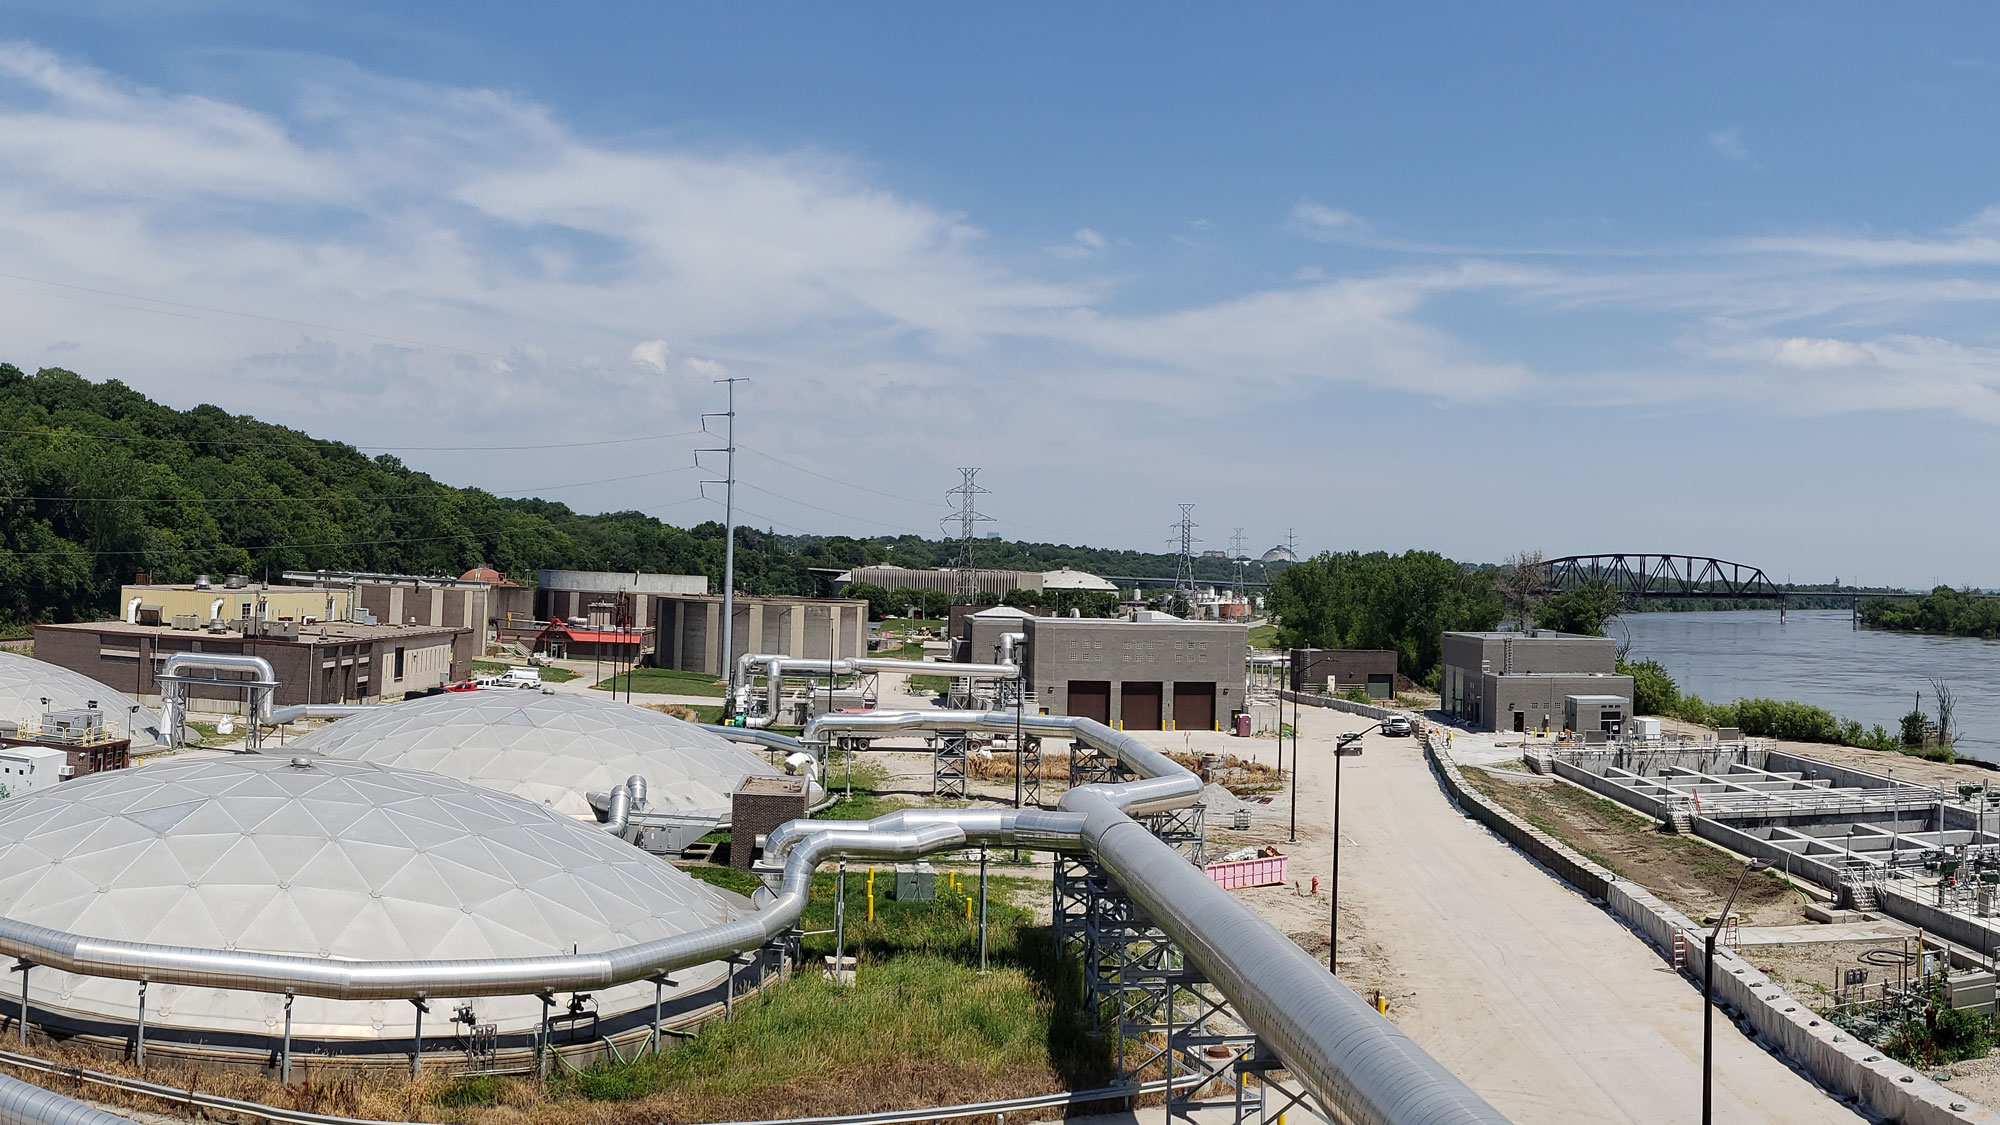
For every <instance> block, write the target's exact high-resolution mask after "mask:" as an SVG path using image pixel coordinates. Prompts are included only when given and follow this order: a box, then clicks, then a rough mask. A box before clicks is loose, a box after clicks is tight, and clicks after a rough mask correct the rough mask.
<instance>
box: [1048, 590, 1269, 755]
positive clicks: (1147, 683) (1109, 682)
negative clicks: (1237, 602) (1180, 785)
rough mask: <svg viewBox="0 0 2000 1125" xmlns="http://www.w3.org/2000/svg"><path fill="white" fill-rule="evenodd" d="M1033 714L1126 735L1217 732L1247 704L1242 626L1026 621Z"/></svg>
mask: <svg viewBox="0 0 2000 1125" xmlns="http://www.w3.org/2000/svg"><path fill="white" fill-rule="evenodd" d="M1022 624H1024V625H1026V626H1027V628H1026V630H1025V631H1026V633H1027V635H1028V647H1027V653H1026V657H1025V663H1024V665H1023V668H1024V671H1025V673H1026V677H1027V680H1028V686H1029V688H1030V690H1032V691H1033V692H1034V693H1035V706H1036V709H1037V710H1039V711H1041V712H1043V713H1045V714H1050V715H1081V716H1085V717H1088V718H1093V719H1097V720H1099V721H1100V722H1105V723H1109V724H1111V725H1112V726H1114V727H1119V728H1122V729H1125V730H1215V729H1218V728H1219V727H1220V726H1221V725H1222V724H1223V723H1225V722H1227V721H1228V720H1229V716H1230V715H1231V714H1233V713H1234V712H1236V711H1239V710H1241V709H1242V708H1243V706H1244V672H1243V668H1244V658H1245V656H1246V654H1247V653H1248V652H1249V642H1250V636H1249V634H1250V630H1249V628H1248V627H1247V626H1243V625H1229V624H1223V623H1220V622H1205V621H1182V620H1180V619H1179V618H1176V617H1172V616H1169V615H1167V614H1164V613H1146V612H1143V611H1142V612H1141V613H1140V614H1138V615H1137V617H1136V619H1134V618H1115V619H1110V620H1105V619H1099V618H1087V617H1037V618H1030V619H1026V620H1024V621H1023V622H1022Z"/></svg>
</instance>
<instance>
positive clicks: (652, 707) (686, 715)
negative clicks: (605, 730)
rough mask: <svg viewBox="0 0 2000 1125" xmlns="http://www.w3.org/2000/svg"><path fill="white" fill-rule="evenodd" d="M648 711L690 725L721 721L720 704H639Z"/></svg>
mask: <svg viewBox="0 0 2000 1125" xmlns="http://www.w3.org/2000/svg"><path fill="white" fill-rule="evenodd" d="M639 706H641V707H644V708H645V709H646V710H648V711H658V712H659V713H660V714H662V715H672V716H673V717H674V718H676V719H681V720H684V721H686V722H690V723H719V722H721V721H722V704H720V703H718V704H716V705H715V706H713V707H707V706H703V705H702V704H699V703H641V704H640V705H639Z"/></svg>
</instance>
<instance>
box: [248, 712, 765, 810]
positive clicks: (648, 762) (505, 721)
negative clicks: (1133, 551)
mask: <svg viewBox="0 0 2000 1125" xmlns="http://www.w3.org/2000/svg"><path fill="white" fill-rule="evenodd" d="M266 748H267V749H269V750H270V751H271V752H272V753H274V754H275V753H282V754H286V755H291V754H320V755H324V756H326V757H330V758H342V759H346V760H348V761H359V762H376V763H380V764H382V765H391V766H402V767H405V768H407V769H417V770H428V771H429V772H431V773H441V774H443V775H445V776H446V777H455V778H459V779H461V780H464V781H470V782H472V783H474V784H476V785H483V786H485V787H487V788H489V789H497V790H499V791H501V792H503V793H512V794H514V795H515V796H517V797H521V798H523V799H525V800H529V801H534V802H536V803H537V804H542V805H547V806H548V807H549V808H552V809H554V810H556V811H557V812H559V813H563V814H565V815H567V816H573V817H579V818H583V817H591V818H594V816H595V814H594V813H593V812H592V810H591V807H590V803H589V802H588V801H587V800H586V799H585V797H584V794H585V793H587V792H591V791H596V792H599V793H604V792H609V791H610V790H612V789H615V788H617V787H618V786H621V785H623V784H625V779H626V778H628V777H632V776H634V775H635V774H636V775H637V776H640V777H643V778H645V779H646V787H647V793H646V800H647V808H648V809H651V810H653V811H656V812H677V813H686V814H690V815H694V816H706V817H726V816H727V815H728V813H729V803H730V795H731V794H733V793H734V792H735V791H736V787H737V786H738V785H739V784H741V783H742V781H743V779H744V778H745V777H748V776H751V775H758V776H776V775H778V774H779V773H781V772H782V771H780V770H779V769H778V768H777V767H775V766H772V765H771V764H769V763H768V762H766V761H764V759H763V758H761V757H759V756H758V755H757V754H756V753H754V752H752V751H750V750H746V749H744V748H743V747H741V746H739V745H737V744H736V743H733V742H730V741H729V740H728V739H726V738H723V737H722V736H720V735H717V734H714V733H713V732H710V731H705V730H703V729H701V728H700V727H699V726H696V725H695V724H693V723H689V722H683V721H682V720H680V719H676V718H674V717H673V716H671V715H663V714H661V713H660V712H658V711H650V710H647V709H646V708H644V707H636V706H633V705H632V704H629V703H620V702H617V701H614V700H611V699H594V698H591V697H590V696H585V695H580V694H568V693H560V694H559V693H555V692H543V691H533V690H518V689H505V688H501V689H486V690H483V691H466V692H448V693H446V694H443V695H434V696H431V697H429V698H426V699H417V700H412V701H410V702H408V703H392V704H387V705H385V706H382V707H379V708H376V709H374V710H372V711H370V712H368V713H367V714H364V715H353V716H350V717H348V718H344V719H338V720H335V721H334V722H332V723H329V724H327V725H326V726H323V727H321V728H319V729H317V730H314V731H310V732H308V733H306V734H304V735H301V736H299V737H298V738H296V739H291V740H289V741H288V742H287V743H286V744H285V745H284V746H283V747H276V746H267V747H266Z"/></svg>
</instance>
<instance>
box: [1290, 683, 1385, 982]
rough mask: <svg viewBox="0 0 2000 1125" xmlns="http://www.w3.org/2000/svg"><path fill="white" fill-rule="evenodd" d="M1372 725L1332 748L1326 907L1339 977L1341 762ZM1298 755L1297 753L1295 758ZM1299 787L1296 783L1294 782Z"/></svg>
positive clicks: (1329, 955)
mask: <svg viewBox="0 0 2000 1125" xmlns="http://www.w3.org/2000/svg"><path fill="white" fill-rule="evenodd" d="M1381 725H1382V724H1381V723H1370V724H1368V725H1367V726H1365V727H1362V728H1361V729H1360V730H1358V731H1355V732H1354V733H1352V734H1343V735H1341V736H1340V738H1339V739H1338V740H1337V741H1336V742H1335V743H1334V746H1333V883H1332V885H1331V886H1329V887H1328V888H1327V893H1328V894H1330V895H1331V896H1332V897H1333V902H1332V903H1331V904H1330V905H1328V907H1327V923H1326V971H1327V972H1329V973H1334V974H1336V975H1338V974H1339V972H1340V760H1341V759H1342V758H1344V757H1346V756H1347V748H1348V747H1349V746H1352V745H1354V744H1355V743H1357V742H1359V741H1361V736H1362V735H1364V734H1367V733H1368V732H1369V731H1371V730H1374V729H1375V728H1376V727H1379V726H1381ZM1296 753H1297V752H1296V751H1294V754H1296ZM1292 773H1293V774H1294V775H1295V777H1296V775H1297V773H1298V766H1297V763H1296V762H1295V763H1293V768H1292ZM1295 783H1296V782H1295Z"/></svg>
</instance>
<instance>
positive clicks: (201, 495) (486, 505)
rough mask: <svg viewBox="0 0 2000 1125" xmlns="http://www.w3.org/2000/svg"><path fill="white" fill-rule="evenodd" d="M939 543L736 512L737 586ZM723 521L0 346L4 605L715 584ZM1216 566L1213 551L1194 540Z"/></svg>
mask: <svg viewBox="0 0 2000 1125" xmlns="http://www.w3.org/2000/svg"><path fill="white" fill-rule="evenodd" d="M947 551H948V548H947V546H946V545H944V544H941V543H938V542H934V541H926V540H923V539H919V538H917V537H914V536H906V537H902V538H897V539H850V538H845V537H839V536H835V537H829V538H823V539H822V538H812V537H795V536H777V535H772V534H770V533H768V532H764V531H757V530H754V529H746V528H738V529H737V551H736V580H737V588H738V589H740V590H743V591H745V592H747V593H772V594H780V593H785V594H810V593H815V592H817V591H818V589H819V583H818V580H817V579H816V578H815V576H814V575H813V574H812V573H811V572H810V570H809V568H812V567H847V566H853V565H855V564H858V563H863V562H884V561H893V562H897V563H901V564H903V565H909V566H925V565H932V564H933V563H935V562H942V561H944V560H945V559H946V558H947V557H948V554H947ZM979 552H980V553H979V555H978V557H977V562H978V564H979V565H980V566H985V567H1017V566H1018V567H1032V568H1034V569H1049V568H1053V567H1057V566H1074V567H1078V568H1080V569H1086V570H1094V571H1099V572H1103V573H1114V574H1132V575H1153V574H1168V575H1170V574H1172V573H1173V557H1172V556H1170V555H1157V554H1152V555H1149V554H1143V553H1137V552H1127V551H1100V550H1095V549H1092V548H1084V547H1068V546H1056V545H1050V544H1025V543H1004V542H1000V541H991V540H989V541H982V542H981V544H980V548H979ZM722 559H723V529H722V526H721V524H720V523H716V522H708V523H702V524H698V525H696V526H694V527H691V528H685V529H684V528H679V527H674V526H672V525H670V524H666V523H662V522H661V521H659V520H657V519H654V518H652V517H650V516H648V515H645V514H644V513H641V512H611V513H605V514H602V515H586V514H582V513H578V512H575V511H572V510H571V509H570V508H569V507H568V506H567V505H564V504H560V503H556V502H553V501H548V500H538V499H510V498H506V497H501V496H495V495H493V494H491V493H489V492H486V491H484V490H481V489H478V488H458V487H453V486H451V485H447V484H444V483H441V482H439V481H437V480H434V479H433V478H431V477H430V476H428V475H426V474H424V473H420V472H417V471H415V470H412V469H410V468H408V467H406V466H405V465H403V463H402V462H401V461H399V460H398V459H396V458H395V457H392V456H375V457H370V456H368V455H367V454H365V453H363V452H361V451H360V450H357V449H355V448H354V447H352V446H349V445H344V444H341V443H339V442H331V441H321V440H318V439H315V438H313V437H311V436H310V435H308V434H304V433H300V432H299V431H297V430H291V429H286V428H285V427H282V426H274V425H271V424H269V423H266V422H260V421H258V420H257V419H255V418H249V417H244V416H240V415H231V414H229V413H227V412H225V411H223V410H221V409H219V408H217V407H214V406H197V407H195V408H194V409H192V410H175V409H173V408H171V407H167V406H163V405H161V404H159V403H156V402H154V401H152V400H151V399H149V398H147V397H146V396H144V395H142V394H139V393H138V392H136V391H134V390H132V389H131V388H129V387H126V386H125V385H123V384H122V383H118V382H115V381H113V382H104V383H93V382H90V381H89V380H87V379H84V378H82V377H81V376H78V375H76V374H74V373H73V372H69V371H65V370H61V369H59V368H50V369H45V370H42V371H39V372H37V373H35V374H33V375H28V374H25V373H23V372H22V371H21V370H20V369H19V368H17V367H14V366H12V365H8V364H0V623H14V624H19V623H21V622H25V621H31V620H42V621H67V620H78V619H89V618H92V617H97V616H100V615H102V614H104V613H106V612H108V611H110V610H111V609H113V608H114V602H115V601H116V598H117V592H118V586H119V584H120V583H122V582H126V581H130V580H131V578H132V576H133V575H134V574H135V573H138V572H141V571H144V572H148V573H150V574H152V575H153V577H154V578H155V579H156V580H159V581H186V580H188V579H189V578H191V577H193V576H194V575H195V574H197V573H202V572H207V573H211V574H227V573H231V572H238V573H244V574H250V575H253V576H262V575H264V574H272V575H275V574H277V573H279V572H281V571H284V570H293V569H328V570H375V571H390V572H397V573H407V574H458V573H461V572H463V571H465V570H467V569H469V568H471V567H473V566H475V565H478V564H481V563H485V564H487V565H491V566H494V567H497V568H499V569H500V570H501V571H503V572H504V573H506V574H508V575H509V576H511V577H514V578H516V579H517V580H525V581H532V576H533V574H534V572H535V571H536V570H537V569H539V568H543V567H578V568H590V569H606V570H645V571H658V572H666V573H681V574H707V575H708V576H709V578H710V579H711V581H712V583H713V584H714V587H715V588H716V589H720V588H721V578H722ZM1202 561H1203V564H1204V565H1203V573H1204V574H1212V575H1213V576H1215V577H1222V576H1223V575H1225V574H1226V573H1227V565H1226V564H1224V563H1222V562H1220V561H1219V560H1212V559H1211V560H1202Z"/></svg>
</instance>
